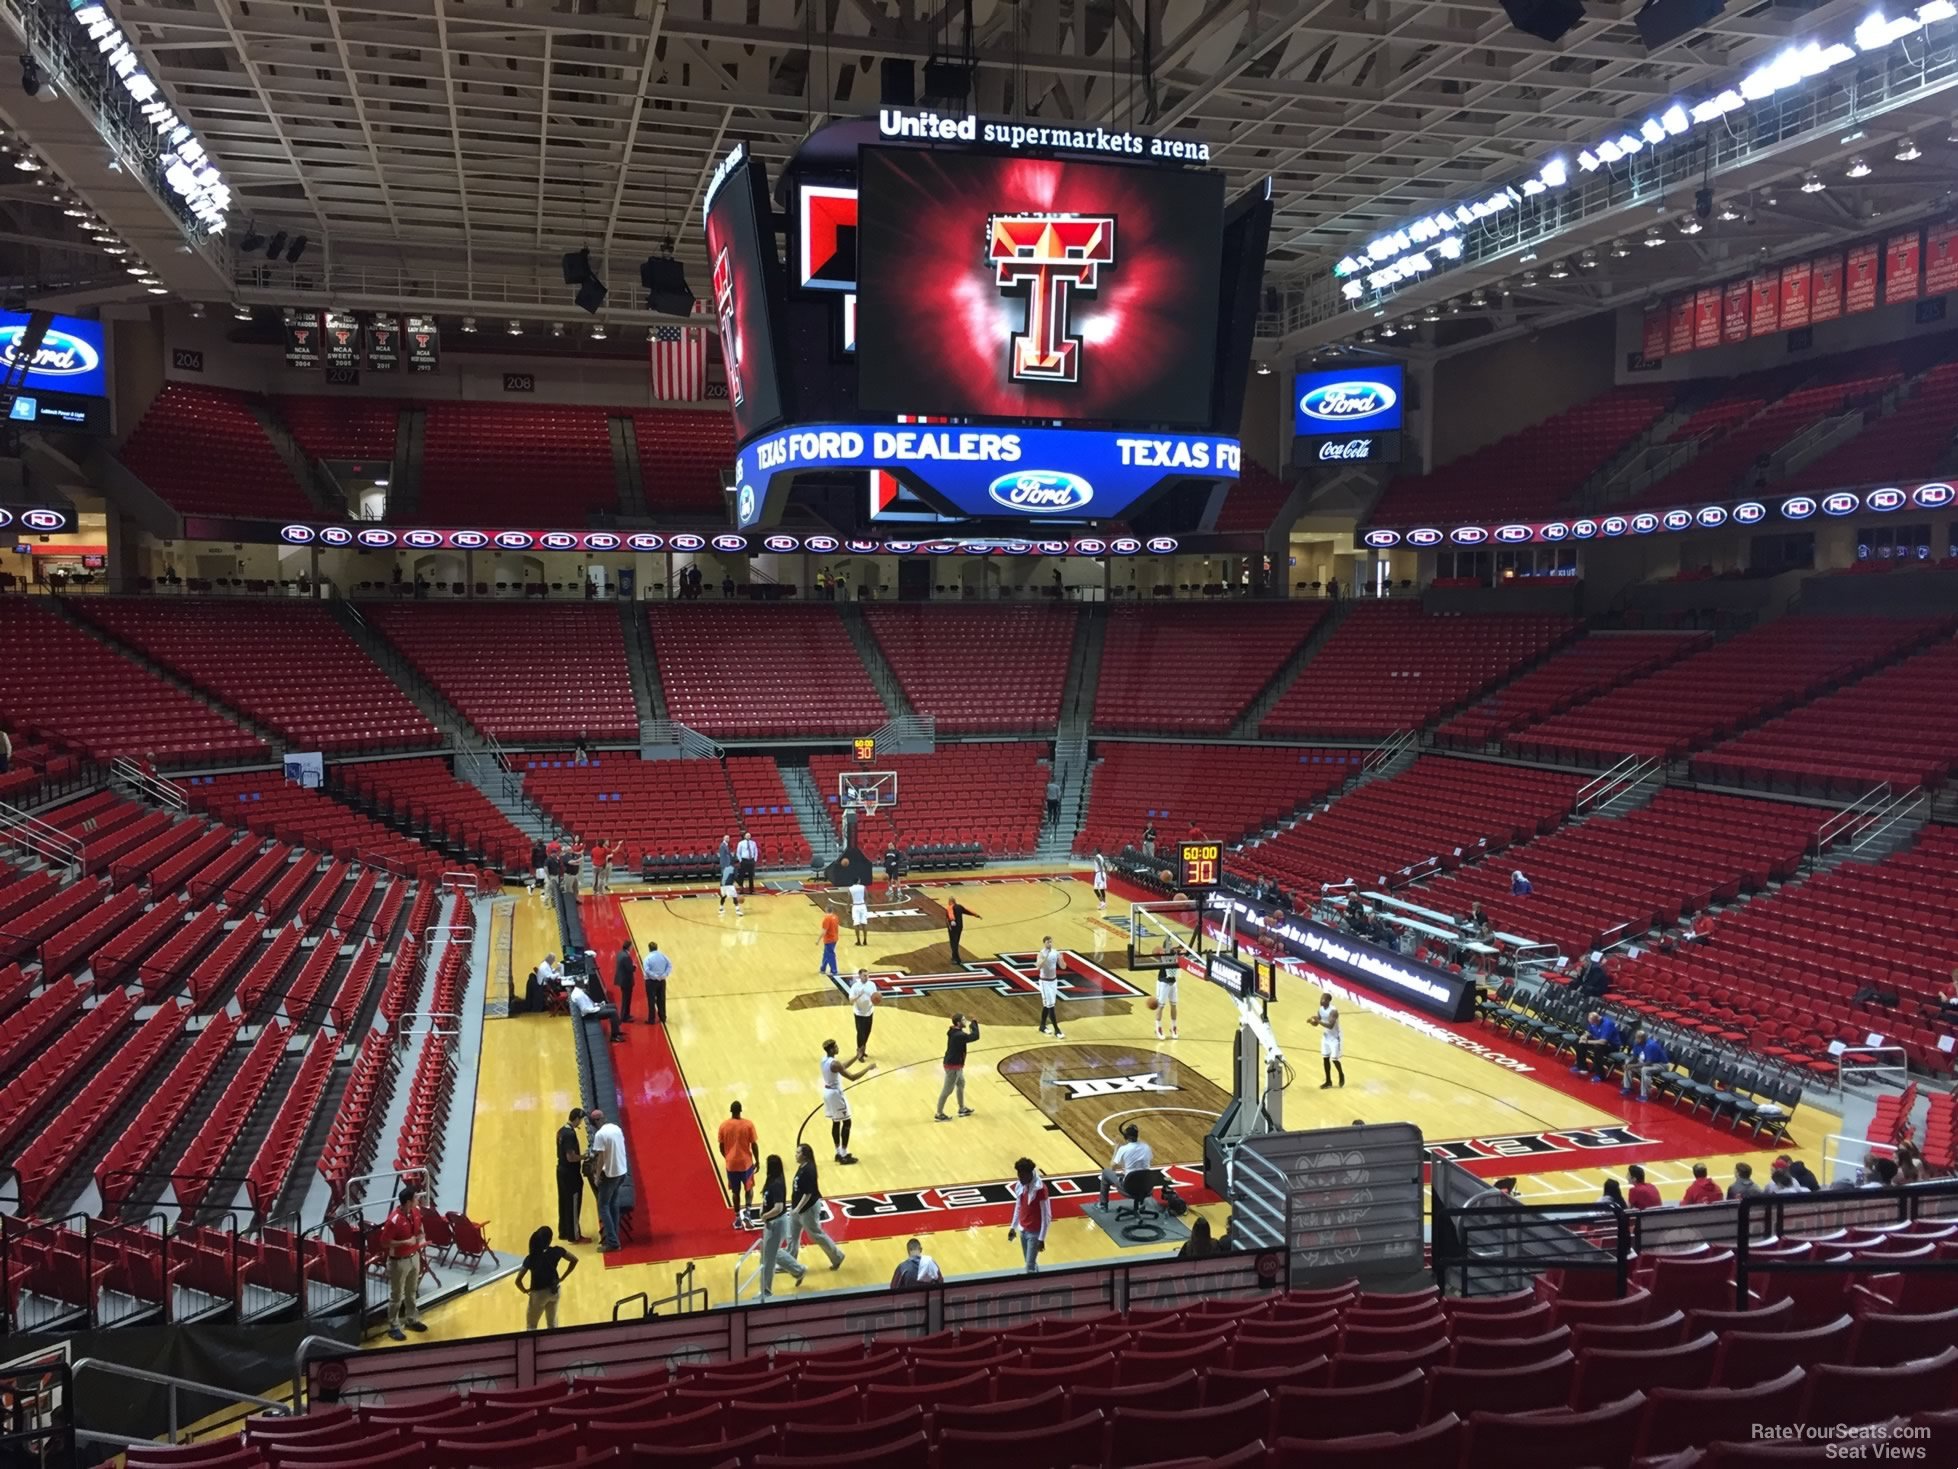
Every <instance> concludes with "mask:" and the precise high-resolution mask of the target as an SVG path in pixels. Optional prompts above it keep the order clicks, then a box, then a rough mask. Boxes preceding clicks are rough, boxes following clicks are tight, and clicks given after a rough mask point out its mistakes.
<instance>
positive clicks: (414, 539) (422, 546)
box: [401, 530, 442, 550]
mask: <svg viewBox="0 0 1958 1469" xmlns="http://www.w3.org/2000/svg"><path fill="white" fill-rule="evenodd" d="M401 544H402V545H404V546H414V547H416V548H417V549H419V550H429V549H432V548H433V547H436V546H439V545H441V544H442V538H441V537H440V536H439V535H437V534H436V533H435V532H434V531H432V530H406V531H403V532H402V533H401Z"/></svg>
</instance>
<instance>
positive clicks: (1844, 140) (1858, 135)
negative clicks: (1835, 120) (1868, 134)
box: [1836, 128, 1865, 148]
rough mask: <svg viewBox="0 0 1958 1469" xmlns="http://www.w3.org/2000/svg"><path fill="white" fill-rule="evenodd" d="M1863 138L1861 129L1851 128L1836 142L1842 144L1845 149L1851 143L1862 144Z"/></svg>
mask: <svg viewBox="0 0 1958 1469" xmlns="http://www.w3.org/2000/svg"><path fill="white" fill-rule="evenodd" d="M1864 136H1865V135H1864V132H1863V130H1862V129H1861V128H1851V129H1850V130H1849V131H1848V132H1846V133H1844V134H1843V135H1842V136H1841V137H1840V138H1837V139H1836V141H1837V142H1838V143H1840V144H1842V146H1843V147H1845V148H1847V147H1848V146H1849V145H1850V144H1851V143H1860V142H1862V141H1863V138H1864Z"/></svg>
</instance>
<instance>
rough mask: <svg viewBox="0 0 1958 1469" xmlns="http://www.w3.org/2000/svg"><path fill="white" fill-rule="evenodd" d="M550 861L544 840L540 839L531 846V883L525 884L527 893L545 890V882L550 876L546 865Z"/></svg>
mask: <svg viewBox="0 0 1958 1469" xmlns="http://www.w3.org/2000/svg"><path fill="white" fill-rule="evenodd" d="M548 860H549V853H547V852H546V851H545V849H544V839H543V838H542V837H538V838H536V839H535V840H534V841H532V842H531V844H530V876H531V881H529V882H527V883H525V884H524V891H525V892H527V893H529V892H542V891H543V890H544V880H545V878H546V877H547V876H548V875H549V873H548V869H547V867H546V865H545V864H546V863H547V862H548Z"/></svg>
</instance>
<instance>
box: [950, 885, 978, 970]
mask: <svg viewBox="0 0 1958 1469" xmlns="http://www.w3.org/2000/svg"><path fill="white" fill-rule="evenodd" d="M974 916H976V915H975V914H974V913H973V912H972V910H971V909H970V908H968V907H966V906H965V905H964V904H963V903H961V902H960V901H959V900H958V899H957V898H947V899H946V900H945V942H946V943H948V944H950V945H951V947H952V962H953V963H954V964H957V963H959V962H961V961H960V959H959V941H960V940H961V939H963V938H964V937H965V921H966V919H967V918H970V917H974Z"/></svg>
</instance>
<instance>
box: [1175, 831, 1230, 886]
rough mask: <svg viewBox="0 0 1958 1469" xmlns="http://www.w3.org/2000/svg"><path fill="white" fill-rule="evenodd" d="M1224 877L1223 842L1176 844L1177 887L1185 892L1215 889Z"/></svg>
mask: <svg viewBox="0 0 1958 1469" xmlns="http://www.w3.org/2000/svg"><path fill="white" fill-rule="evenodd" d="M1223 875H1224V845H1223V843H1222V842H1178V843H1177V844H1176V886H1177V887H1178V888H1180V889H1182V890H1183V891H1184V892H1188V891H1189V890H1190V889H1192V888H1214V887H1215V886H1217V880H1218V879H1219V878H1220V877H1222V876H1223Z"/></svg>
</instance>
